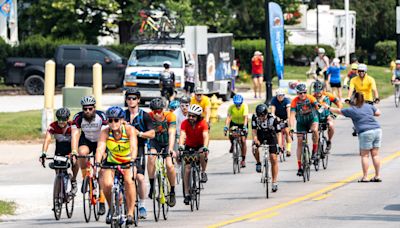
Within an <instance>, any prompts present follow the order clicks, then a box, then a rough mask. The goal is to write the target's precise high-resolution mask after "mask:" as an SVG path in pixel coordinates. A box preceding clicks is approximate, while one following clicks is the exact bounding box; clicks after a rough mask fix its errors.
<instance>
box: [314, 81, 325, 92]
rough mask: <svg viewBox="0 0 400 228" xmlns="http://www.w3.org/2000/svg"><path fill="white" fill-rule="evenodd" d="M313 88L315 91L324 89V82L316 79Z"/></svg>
mask: <svg viewBox="0 0 400 228" xmlns="http://www.w3.org/2000/svg"><path fill="white" fill-rule="evenodd" d="M313 88H314V92H316V93H318V92H321V91H322V90H323V89H324V83H323V82H321V81H318V80H317V81H315V83H314V86H313Z"/></svg>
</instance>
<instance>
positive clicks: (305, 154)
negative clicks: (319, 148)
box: [295, 132, 311, 182]
mask: <svg viewBox="0 0 400 228" xmlns="http://www.w3.org/2000/svg"><path fill="white" fill-rule="evenodd" d="M295 133H296V134H301V135H302V142H303V143H302V144H303V145H302V149H301V163H302V167H303V181H304V182H306V180H308V181H310V167H311V160H310V159H311V154H310V148H309V147H308V137H307V135H308V133H311V132H295Z"/></svg>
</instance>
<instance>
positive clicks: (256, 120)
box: [251, 104, 281, 192]
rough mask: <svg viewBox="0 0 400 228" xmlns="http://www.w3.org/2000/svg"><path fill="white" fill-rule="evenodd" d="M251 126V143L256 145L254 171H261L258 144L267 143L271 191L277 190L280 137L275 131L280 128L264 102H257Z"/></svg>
mask: <svg viewBox="0 0 400 228" xmlns="http://www.w3.org/2000/svg"><path fill="white" fill-rule="evenodd" d="M251 128H252V133H253V144H254V145H255V146H256V149H255V150H254V157H255V159H256V161H257V164H256V171H257V172H258V173H261V162H260V152H259V146H260V145H261V144H264V143H266V144H268V146H269V158H270V160H271V166H272V169H271V170H272V191H273V192H276V191H278V182H277V180H278V158H277V154H278V153H279V148H278V145H279V144H280V138H279V137H277V133H278V132H280V130H281V128H280V125H279V121H278V119H277V118H276V117H275V116H274V115H272V113H271V112H270V111H269V107H268V106H267V105H266V104H259V105H257V107H256V113H255V114H253V116H252V118H251Z"/></svg>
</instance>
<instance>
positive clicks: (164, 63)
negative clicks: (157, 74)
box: [163, 61, 171, 66]
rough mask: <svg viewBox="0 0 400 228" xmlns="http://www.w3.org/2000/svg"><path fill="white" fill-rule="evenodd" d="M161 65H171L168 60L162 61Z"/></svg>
mask: <svg viewBox="0 0 400 228" xmlns="http://www.w3.org/2000/svg"><path fill="white" fill-rule="evenodd" d="M163 65H168V66H171V62H170V61H164V62H163Z"/></svg>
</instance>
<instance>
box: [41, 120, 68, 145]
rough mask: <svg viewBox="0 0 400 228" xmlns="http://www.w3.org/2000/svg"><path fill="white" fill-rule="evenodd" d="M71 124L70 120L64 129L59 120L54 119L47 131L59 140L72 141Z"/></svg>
mask: <svg viewBox="0 0 400 228" xmlns="http://www.w3.org/2000/svg"><path fill="white" fill-rule="evenodd" d="M71 125H72V122H71V121H68V122H67V126H66V128H64V129H62V128H61V127H60V126H58V123H57V121H54V122H53V123H51V124H50V126H49V128H48V129H47V131H48V132H49V133H50V134H51V135H54V138H55V139H56V141H57V142H71Z"/></svg>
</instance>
